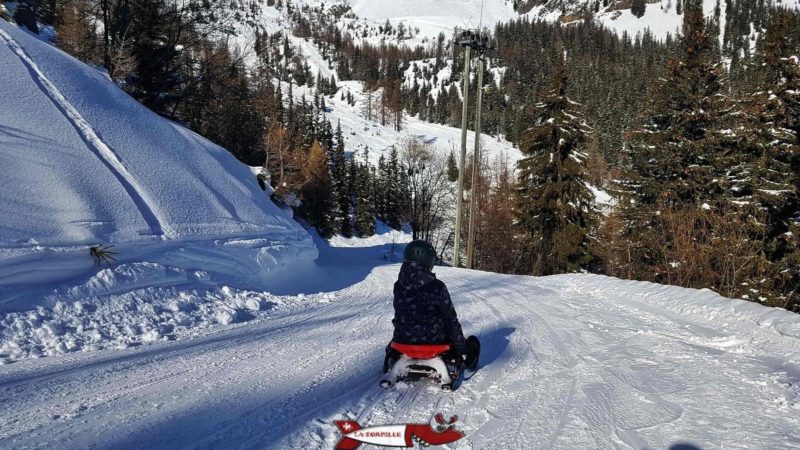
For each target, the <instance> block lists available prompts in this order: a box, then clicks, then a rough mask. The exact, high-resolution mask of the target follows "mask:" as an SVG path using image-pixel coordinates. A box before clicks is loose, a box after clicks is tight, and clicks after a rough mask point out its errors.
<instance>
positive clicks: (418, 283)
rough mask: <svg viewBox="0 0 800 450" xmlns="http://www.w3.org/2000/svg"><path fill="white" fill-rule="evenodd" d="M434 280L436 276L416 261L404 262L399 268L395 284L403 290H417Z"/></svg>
mask: <svg viewBox="0 0 800 450" xmlns="http://www.w3.org/2000/svg"><path fill="white" fill-rule="evenodd" d="M435 279H436V275H434V274H433V272H431V271H430V269H428V268H427V267H425V266H424V265H422V264H421V263H418V262H416V261H406V262H404V263H403V265H402V266H400V275H399V276H398V277H397V283H398V284H399V285H400V286H401V287H403V288H404V289H418V288H421V287H422V286H425V285H426V284H428V283H430V282H431V281H433V280H435Z"/></svg>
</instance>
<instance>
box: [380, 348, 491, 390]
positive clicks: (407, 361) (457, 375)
mask: <svg viewBox="0 0 800 450" xmlns="http://www.w3.org/2000/svg"><path fill="white" fill-rule="evenodd" d="M389 346H390V349H388V350H387V352H386V358H385V359H384V362H383V372H384V373H386V376H384V377H383V379H382V380H381V382H380V385H381V387H383V388H385V389H388V388H390V387H392V386H393V385H394V384H395V383H397V382H398V381H419V380H421V379H428V380H432V381H435V382H438V383H440V384H441V386H442V389H446V390H455V389H457V388H458V387H459V386H460V385H461V382H462V381H463V379H464V370H465V368H467V369H470V370H475V368H476V367H477V365H478V354H479V352H480V344H479V343H478V338H476V337H474V336H470V337H469V338H468V339H467V347H468V349H469V353H470V355H469V357H468V358H467V359H468V361H467V363H468V366H465V364H464V361H463V360H462V358H461V355H457V354H455V353H453V352H452V351H451V346H450V344H430V345H421V344H401V343H398V342H392V343H391V344H389Z"/></svg>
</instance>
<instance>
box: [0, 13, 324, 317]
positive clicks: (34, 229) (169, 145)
mask: <svg viewBox="0 0 800 450" xmlns="http://www.w3.org/2000/svg"><path fill="white" fill-rule="evenodd" d="M0 86H3V95H2V99H0V311H2V310H3V309H5V306H4V303H6V300H7V299H8V297H9V291H8V290H6V289H4V288H5V287H8V286H19V285H32V284H33V285H37V286H38V285H41V284H43V283H46V282H51V281H52V282H56V281H61V280H65V279H69V278H71V277H73V276H75V275H78V274H82V273H87V272H90V271H91V269H92V267H93V261H92V259H91V257H90V256H89V247H90V246H93V245H98V244H115V245H116V246H117V247H116V248H115V250H116V251H118V253H119V254H118V258H119V259H120V261H126V260H133V259H136V258H138V257H139V256H141V254H142V253H153V252H156V251H160V250H164V249H172V250H175V251H184V250H185V249H188V248H191V247H192V245H194V246H199V247H202V248H204V249H205V248H208V249H211V248H213V247H216V246H218V245H221V244H220V242H222V241H226V242H227V241H229V240H230V239H231V238H243V237H248V238H249V239H252V240H251V241H250V242H251V244H253V243H255V242H256V240H259V239H260V242H261V243H262V244H264V245H261V246H259V245H251V246H250V250H251V252H250V253H251V255H252V256H253V258H261V259H262V260H264V261H266V259H268V258H267V256H268V255H269V256H271V257H272V260H271V261H270V264H268V266H269V267H265V269H267V268H273V267H276V266H279V265H282V264H284V263H288V262H291V261H293V260H294V259H295V258H300V259H313V258H314V257H315V256H316V250H315V249H314V246H313V243H312V242H311V238H310V237H309V236H308V234H307V233H306V232H305V231H304V230H303V229H302V228H301V227H300V226H299V225H298V224H297V223H296V222H294V221H293V220H292V219H291V217H290V216H289V215H287V214H286V213H284V212H282V211H280V210H279V209H278V208H277V207H276V206H275V205H274V204H273V203H272V202H271V201H270V200H269V198H268V196H267V195H266V193H264V192H263V191H261V190H260V189H259V188H258V185H257V183H256V179H255V177H254V176H253V175H252V174H251V173H250V172H249V169H248V168H247V167H246V166H244V165H243V164H241V163H239V162H238V161H236V159H235V158H234V157H233V156H232V155H231V154H230V153H229V152H227V151H226V150H225V149H223V148H220V147H218V146H216V145H214V144H212V143H211V142H209V141H207V140H205V139H203V138H202V137H200V136H199V135H197V134H195V133H193V132H191V131H189V130H188V129H186V128H184V127H182V126H180V125H178V124H175V123H172V122H170V121H167V120H165V119H163V118H161V117H159V116H158V115H156V114H154V113H152V112H151V111H149V110H148V109H146V108H145V107H143V106H142V105H140V104H139V103H138V102H136V101H135V100H134V99H132V98H130V97H129V96H128V95H126V94H125V93H124V92H123V91H122V90H120V89H118V88H117V87H116V85H115V84H114V83H113V82H112V81H111V80H109V79H108V77H107V76H106V75H105V74H104V73H102V72H100V71H98V70H96V69H94V68H92V67H89V66H87V65H85V64H83V63H81V62H79V61H77V60H75V59H74V58H72V57H70V56H68V55H66V54H65V53H63V52H61V51H60V50H58V49H56V48H54V47H53V46H51V45H48V44H46V43H44V42H42V41H40V40H38V39H36V38H34V37H33V36H31V35H29V34H28V33H26V32H24V31H21V30H20V29H18V28H16V27H14V26H13V25H11V24H9V23H7V22H5V21H0ZM198 241H205V242H207V244H190V242H198ZM178 243H182V244H178ZM273 245H280V247H281V248H280V249H277V248H275V249H273V248H271V246H273ZM273 250H274V251H273ZM259 255H260V256H259ZM190 266H191V265H190Z"/></svg>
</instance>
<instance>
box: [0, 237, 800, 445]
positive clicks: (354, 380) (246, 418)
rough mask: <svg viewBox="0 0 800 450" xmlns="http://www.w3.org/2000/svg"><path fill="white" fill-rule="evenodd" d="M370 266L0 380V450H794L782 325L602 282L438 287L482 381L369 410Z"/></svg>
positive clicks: (475, 277) (327, 269)
mask: <svg viewBox="0 0 800 450" xmlns="http://www.w3.org/2000/svg"><path fill="white" fill-rule="evenodd" d="M351 244H352V243H351ZM385 249H387V247H386V246H380V245H375V246H373V247H365V248H358V247H354V246H352V245H348V246H343V247H324V246H323V247H321V249H320V252H321V258H320V263H319V266H318V267H317V268H313V269H309V270H308V271H297V272H296V273H295V274H294V276H293V277H285V278H284V279H282V280H273V284H272V285H271V286H269V287H268V289H269V290H271V291H273V292H280V293H281V294H284V295H283V296H281V297H277V296H275V295H272V294H271V295H269V296H268V295H266V294H262V295H261V298H262V299H263V300H264V301H269V302H272V303H281V302H283V303H284V304H286V305H294V306H289V307H285V308H278V309H276V310H274V311H272V312H267V313H266V314H264V315H262V316H260V318H258V319H256V320H254V321H253V322H251V323H249V324H247V325H235V326H230V327H228V328H227V329H224V330H221V331H218V332H215V333H206V334H205V335H201V336H198V337H196V338H195V339H191V340H188V339H179V340H178V341H176V342H164V343H157V344H153V345H146V346H141V347H137V348H130V349H126V350H105V351H100V352H94V353H88V354H86V353H84V354H79V353H73V354H70V355H64V356H58V357H52V358H43V359H28V360H25V361H22V362H18V363H15V364H11V365H6V366H0V404H2V405H3V407H2V408H0V424H2V428H0V436H1V437H2V439H3V446H5V447H9V448H53V447H58V448H66V449H72V448H75V449H77V448H149V449H157V448H165V449H166V448H169V449H175V448H270V449H272V448H274V449H290V448H291V449H300V448H302V449H330V448H332V447H333V446H334V444H335V443H336V442H337V441H338V439H339V438H340V434H339V432H338V430H337V428H336V426H335V425H334V423H333V421H334V420H343V419H346V418H350V419H353V420H356V421H357V422H358V423H359V424H361V425H362V426H371V425H384V424H394V423H407V422H412V423H424V422H428V421H430V420H431V418H432V416H433V415H434V413H435V412H442V413H444V414H445V417H449V416H450V415H458V425H457V428H458V429H459V430H461V431H463V432H464V433H465V434H466V437H465V438H464V439H463V440H462V441H459V442H457V443H456V444H453V445H452V446H451V447H449V448H458V449H489V448H498V449H510V450H514V449H520V450H521V449H526V450H527V449H540V448H541V449H544V448H548V449H614V448H617V449H626V448H633V449H668V448H671V447H672V446H674V445H677V444H679V443H683V444H691V445H693V446H694V447H676V448H702V449H717V448H725V449H731V448H740V449H744V448H747V449H784V448H796V447H797V446H798V445H800V431H798V430H800V316H798V315H795V314H791V313H788V312H786V311H783V310H777V309H769V308H765V307H763V306H760V305H757V304H753V303H748V302H744V301H737V300H729V299H724V298H721V297H719V296H717V295H715V294H713V293H711V292H708V291H696V290H690V289H682V288H674V287H666V286H660V285H655V284H649V283H640V282H627V281H621V280H616V279H612V278H607V277H601V276H592V275H565V276H555V277H546V278H531V277H514V276H501V275H496V274H489V273H481V272H474V271H466V270H458V269H446V268H437V269H436V272H437V274H438V276H439V278H440V279H442V280H443V281H444V282H445V283H446V284H447V285H448V288H449V290H450V292H451V294H452V296H453V298H454V302H455V306H456V309H457V311H458V314H459V317H460V319H461V322H462V325H463V327H464V329H465V331H466V332H467V333H471V334H476V335H478V336H480V339H481V340H482V342H483V356H482V358H481V364H480V365H481V367H480V369H479V370H478V371H477V372H476V373H475V374H474V375H473V376H472V377H471V378H470V379H468V380H466V381H465V383H464V384H463V386H462V387H461V388H460V389H459V390H457V391H455V392H452V393H448V392H443V391H441V390H440V389H439V388H438V387H435V386H431V385H425V384H418V385H412V386H403V385H398V387H396V388H395V389H393V390H389V391H384V390H382V389H380V388H379V387H378V386H377V383H378V380H379V379H380V378H381V376H382V375H383V374H382V372H381V364H382V361H383V354H384V347H385V345H386V343H387V340H388V339H389V338H390V336H391V327H392V324H391V318H392V306H391V305H392V304H391V285H392V282H393V281H394V280H395V279H396V276H397V270H398V266H397V265H396V264H395V263H393V262H392V261H391V258H390V259H384V257H382V256H380V255H381V254H385V253H384V252H382V251H380V250H385ZM382 264H383V265H382ZM319 291H325V292H329V293H327V294H322V295H319V294H315V295H313V296H308V297H305V298H304V299H303V298H302V297H299V296H301V295H303V294H309V293H316V292H319ZM252 297H253V299H257V298H259V295H257V294H252ZM298 299H299V300H298Z"/></svg>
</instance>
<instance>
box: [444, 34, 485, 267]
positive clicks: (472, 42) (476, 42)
mask: <svg viewBox="0 0 800 450" xmlns="http://www.w3.org/2000/svg"><path fill="white" fill-rule="evenodd" d="M458 44H459V45H461V46H462V47H464V78H463V80H462V82H463V83H464V99H463V101H464V103H463V105H462V109H461V157H460V158H459V166H458V194H457V197H456V225H455V231H454V234H455V239H454V242H453V267H460V266H461V219H462V215H463V214H462V211H463V203H464V172H465V171H466V163H467V161H466V159H467V115H468V113H469V108H468V106H469V69H470V50H475V51H476V53H477V54H478V55H479V58H478V69H479V70H478V103H477V105H476V107H477V110H476V113H475V130H476V132H475V151H474V156H473V161H472V194H471V196H470V215H469V235H468V239H467V268H472V262H473V261H472V254H473V251H474V248H473V247H474V245H475V234H474V231H475V216H476V215H477V210H478V201H477V196H476V195H475V189H476V186H477V184H478V183H477V177H478V171H477V170H478V169H477V167H478V161H479V160H480V135H481V102H482V100H483V95H482V93H483V92H482V91H483V55H484V53H485V52H486V50H493V49H494V46H490V44H489V37H488V36H481V35H480V34H479V33H476V32H473V31H470V30H467V31H463V32H461V40H459V41H458Z"/></svg>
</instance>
